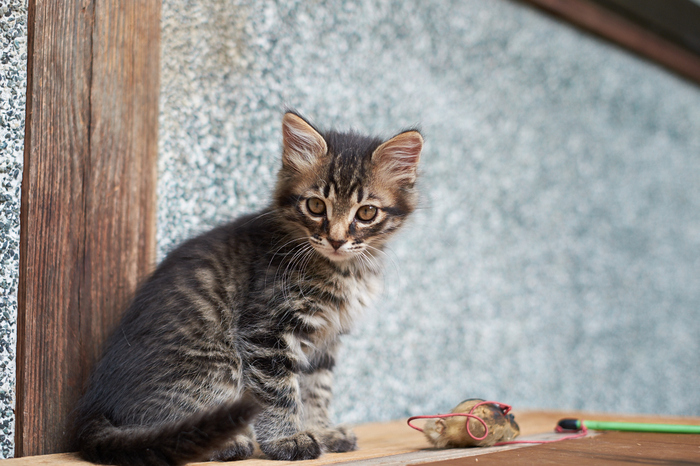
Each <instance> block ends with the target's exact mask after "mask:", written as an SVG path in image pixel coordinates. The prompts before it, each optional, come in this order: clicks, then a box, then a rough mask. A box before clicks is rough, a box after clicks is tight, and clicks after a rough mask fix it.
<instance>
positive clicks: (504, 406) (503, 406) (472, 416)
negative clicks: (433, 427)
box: [408, 401, 513, 441]
mask: <svg viewBox="0 0 700 466" xmlns="http://www.w3.org/2000/svg"><path fill="white" fill-rule="evenodd" d="M486 404H491V405H496V407H497V408H498V409H500V410H501V411H503V415H504V416H505V415H506V414H508V413H509V412H510V410H511V409H513V408H512V406H510V405H507V404H505V403H499V402H498V401H482V402H480V403H477V404H475V405H474V406H472V409H470V410H469V412H468V413H449V414H434V415H431V416H413V417H410V418H408V425H409V427H411V428H413V429H416V430H418V431H420V432H423V429H421V428H420V427H416V426H414V425H413V424H411V421H413V420H415V419H444V418H446V417H456V416H463V417H466V418H467V420H466V421H465V422H464V425H465V427H466V428H467V433H468V434H469V436H470V437H471V438H473V439H474V440H477V441H479V440H484V439H485V438H486V437H487V436H488V435H489V427H488V426H487V425H486V422H485V421H484V420H483V419H481V418H480V417H479V416H477V415H476V414H473V413H474V410H475V409H476V408H478V407H479V406H481V405H486ZM469 419H474V420H476V421H479V422H480V423H481V425H482V426H484V435H483V436H481V437H475V436H474V434H472V431H471V429H469Z"/></svg>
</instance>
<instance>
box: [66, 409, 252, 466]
mask: <svg viewBox="0 0 700 466" xmlns="http://www.w3.org/2000/svg"><path fill="white" fill-rule="evenodd" d="M259 411H260V406H259V405H258V403H257V402H256V401H255V400H254V399H253V398H252V397H250V396H244V397H243V398H241V399H240V400H238V401H236V402H234V403H228V404H224V405H221V406H219V407H217V408H215V409H213V410H211V411H206V412H204V413H198V414H195V415H193V416H191V417H188V418H185V419H183V420H181V421H178V422H175V423H172V424H166V425H160V426H153V427H150V426H125V427H115V426H114V425H112V424H111V423H110V422H109V421H108V420H107V419H105V418H104V417H103V418H102V420H101V421H97V420H96V421H93V422H92V423H91V424H92V425H87V426H83V427H82V428H81V430H80V432H79V433H78V439H77V440H78V445H79V448H80V454H81V456H82V457H83V458H84V459H86V460H88V461H91V462H93V463H100V464H114V465H120V466H137V465H144V466H156V465H158V466H160V465H163V466H166V465H167V466H178V465H183V464H185V463H188V462H191V461H197V460H200V461H206V460H208V459H209V457H210V456H211V454H212V453H214V452H215V451H216V450H217V449H220V448H222V447H224V446H225V445H226V443H227V441H229V440H231V438H232V437H233V435H234V434H236V433H237V432H239V431H241V430H242V429H245V428H246V427H247V426H248V425H249V424H250V422H251V421H252V419H253V417H255V415H256V414H257V413H258V412H259ZM208 455H209V456H208Z"/></svg>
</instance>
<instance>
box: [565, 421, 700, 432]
mask: <svg viewBox="0 0 700 466" xmlns="http://www.w3.org/2000/svg"><path fill="white" fill-rule="evenodd" d="M558 426H559V428H561V429H562V430H581V428H582V426H585V427H586V428H587V429H592V430H620V431H626V432H659V433H667V434H700V426H692V425H683V424H645V423H640V422H604V421H588V420H581V419H562V420H561V421H559V424H558Z"/></svg>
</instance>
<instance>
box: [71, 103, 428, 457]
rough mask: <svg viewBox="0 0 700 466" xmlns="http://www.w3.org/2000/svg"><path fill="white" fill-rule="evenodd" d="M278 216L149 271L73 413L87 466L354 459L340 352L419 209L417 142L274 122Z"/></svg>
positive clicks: (209, 238)
mask: <svg viewBox="0 0 700 466" xmlns="http://www.w3.org/2000/svg"><path fill="white" fill-rule="evenodd" d="M282 136H283V154H282V167H281V169H280V171H279V175H278V180H277V185H276V188H275V192H274V197H273V201H272V203H271V205H270V206H269V207H268V208H267V209H265V210H263V211H262V212H259V213H257V214H254V215H249V216H245V217H242V218H240V219H238V220H236V221H234V222H233V223H230V224H227V225H223V226H221V227H218V228H215V229H214V230H212V231H210V232H208V233H206V234H204V235H202V236H199V237H197V238H194V239H191V240H189V241H187V242H185V243H184V244H182V245H181V246H179V247H178V248H177V249H175V250H174V251H173V252H171V253H170V254H169V255H168V256H167V257H166V258H165V260H164V261H163V262H162V263H161V264H160V266H159V267H158V268H157V269H156V271H155V272H154V273H153V275H152V276H151V277H150V278H149V279H148V280H147V281H146V282H145V283H144V284H143V286H142V287H141V289H140V290H139V291H138V293H137V294H136V297H135V298H134V301H133V303H132V304H131V306H130V307H129V308H128V310H127V311H126V314H125V315H124V317H123V320H122V322H121V324H120V326H119V327H118V328H117V330H116V331H115V333H114V334H113V335H112V337H111V338H110V340H109V341H108V344H107V348H106V351H105V354H104V356H103V358H102V360H101V362H100V363H99V364H98V365H97V368H96V370H95V372H94V373H93V375H92V377H91V379H90V382H89V386H88V389H87V392H86V393H85V395H84V396H83V398H82V400H81V401H80V403H79V406H78V409H77V423H76V425H77V431H76V439H77V443H78V448H79V450H80V451H81V454H82V456H83V457H84V458H85V459H87V460H90V461H93V462H98V463H107V464H118V465H138V464H144V465H161V464H162V465H177V464H183V463H185V462H189V461H195V460H206V459H216V460H233V459H242V458H247V457H249V456H251V455H252V454H253V452H254V448H255V442H256V441H257V443H258V444H259V446H260V449H261V450H262V452H264V453H265V454H266V455H267V456H268V457H269V458H272V459H278V460H303V459H312V458H316V457H318V456H319V455H321V453H322V452H324V451H331V452H343V451H349V450H353V449H355V448H356V440H355V436H354V434H353V433H352V432H351V431H349V430H347V429H345V428H343V427H334V426H333V425H332V424H331V421H330V418H329V404H330V401H331V385H332V370H333V366H334V364H335V354H336V350H337V347H338V343H339V336H340V335H342V334H343V333H346V332H348V331H349V330H350V327H351V325H352V322H353V319H354V318H355V317H356V316H357V315H358V313H359V312H360V310H361V308H362V307H364V306H365V305H366V304H367V303H368V302H369V300H370V299H371V298H372V296H373V295H374V294H375V292H376V291H377V288H378V281H379V278H378V276H379V274H380V262H381V260H380V259H381V255H382V254H383V253H382V247H383V245H384V243H385V242H386V241H387V239H389V237H390V236H391V235H392V234H393V233H394V232H395V231H396V230H397V229H398V228H399V227H401V225H402V224H403V223H404V221H405V220H406V217H407V216H408V215H409V214H410V213H411V212H412V211H413V210H414V209H415V206H416V191H415V189H414V182H415V180H416V166H417V164H418V160H419V158H420V152H421V149H422V146H423V139H422V137H421V135H420V134H419V133H418V132H417V131H414V130H411V131H405V132H403V133H400V134H399V135H397V136H395V137H393V138H392V139H390V140H388V141H386V142H383V141H382V140H380V139H376V138H370V137H365V136H361V135H359V134H357V133H354V132H350V133H339V132H335V131H330V132H326V133H323V134H321V133H320V132H319V131H318V130H317V129H316V128H314V127H313V126H312V125H311V124H309V123H308V122H307V121H305V120H304V119H303V118H302V117H301V116H299V115H298V114H296V113H294V112H288V113H286V114H285V115H284V118H283V121H282Z"/></svg>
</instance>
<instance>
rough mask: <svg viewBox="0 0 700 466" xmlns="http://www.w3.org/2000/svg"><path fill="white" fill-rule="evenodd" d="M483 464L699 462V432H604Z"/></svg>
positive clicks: (438, 464) (439, 464) (485, 458)
mask: <svg viewBox="0 0 700 466" xmlns="http://www.w3.org/2000/svg"><path fill="white" fill-rule="evenodd" d="M470 459H471V458H470ZM471 462H474V461H473V459H472V461H471ZM465 463H466V462H465V461H464V459H462V460H461V461H460V460H446V461H432V462H430V461H429V462H424V463H421V464H424V465H431V466H458V465H464V464H465ZM483 464H487V465H489V464H494V465H495V464H508V465H511V464H515V465H518V464H523V465H525V464H551V465H580V464H595V465H603V466H614V465H630V464H655V465H698V464H700V435H690V434H651V433H637V432H601V433H600V434H598V435H596V436H595V437H590V438H584V439H577V440H565V441H563V442H556V443H549V444H545V445H534V446H531V447H528V448H521V449H517V450H509V451H502V452H497V453H492V454H488V455H482V456H479V465H483Z"/></svg>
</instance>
